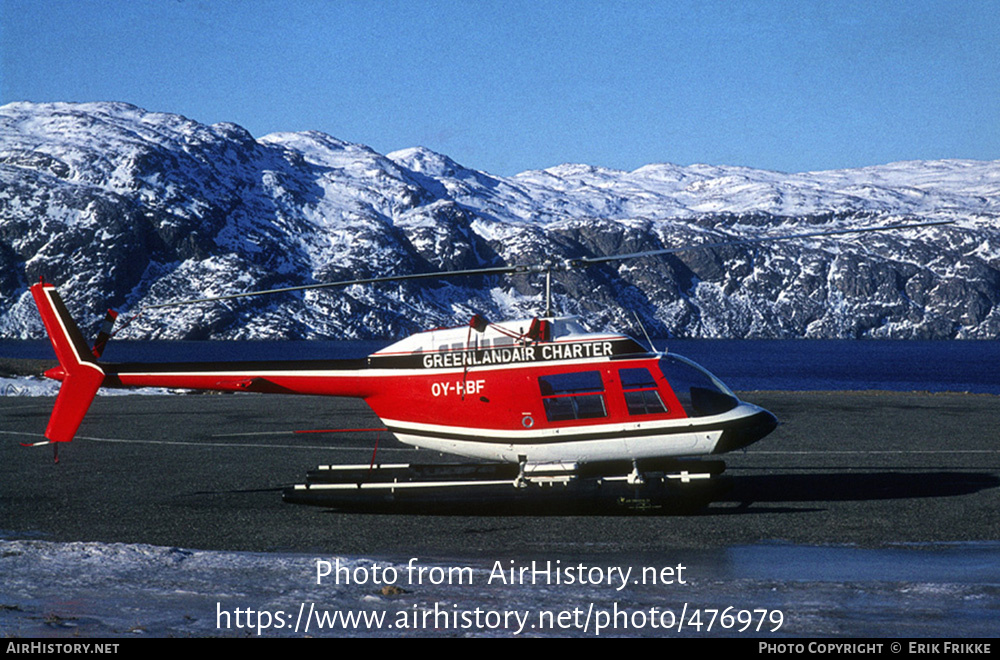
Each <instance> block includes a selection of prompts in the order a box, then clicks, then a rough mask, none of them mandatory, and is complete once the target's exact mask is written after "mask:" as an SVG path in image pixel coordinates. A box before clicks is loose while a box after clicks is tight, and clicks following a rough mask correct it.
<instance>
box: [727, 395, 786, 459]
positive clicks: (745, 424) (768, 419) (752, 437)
mask: <svg viewBox="0 0 1000 660" xmlns="http://www.w3.org/2000/svg"><path fill="white" fill-rule="evenodd" d="M743 405H746V406H748V407H750V406H749V404H743ZM752 408H754V409H756V410H757V412H755V413H752V414H750V415H748V416H747V417H744V418H743V419H741V420H740V421H739V422H737V423H736V424H733V425H732V426H730V427H729V428H727V429H726V430H725V431H723V432H722V436H721V437H720V438H719V441H718V442H717V443H716V445H715V449H714V450H713V452H712V453H713V454H724V453H726V452H728V451H733V450H735V449H742V448H743V447H747V446H749V445H752V444H753V443H755V442H757V441H758V440H760V439H761V438H763V437H764V436H766V435H767V434H768V433H770V432H771V431H773V430H774V429H776V428H778V418H777V417H775V416H774V415H772V414H771V413H770V412H768V411H767V410H764V409H763V408H758V407H757V406H752Z"/></svg>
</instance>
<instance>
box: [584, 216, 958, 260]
mask: <svg viewBox="0 0 1000 660" xmlns="http://www.w3.org/2000/svg"><path fill="white" fill-rule="evenodd" d="M953 222H955V221H954V220H936V221H934V222H921V223H914V224H900V225H885V226H883V227H862V228H855V229H834V230H830V231H816V232H807V233H804V234H785V235H781V236H760V237H758V238H739V239H733V240H731V241H719V242H717V243H703V244H701V245H684V246H681V247H672V248H662V249H659V250H646V251H644V252H629V253H626V254H613V255H609V256H606V257H581V258H579V259H572V260H571V261H572V262H573V263H574V264H581V265H584V266H586V265H590V264H598V263H604V262H607V261H620V260H624V259H639V258H641V257H655V256H657V255H661V254H674V253H677V252H687V251H688V250H707V249H712V248H720V247H730V246H733V245H748V244H751V243H767V242H771V241H787V240H791V239H793V238H817V237H820V236H838V235H840V234H862V233H868V232H875V231H889V230H891V229H914V228H917V227H934V226H937V225H950V224H952V223H953Z"/></svg>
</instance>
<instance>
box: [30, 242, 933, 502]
mask: <svg viewBox="0 0 1000 660" xmlns="http://www.w3.org/2000/svg"><path fill="white" fill-rule="evenodd" d="M938 224H946V223H942V222H932V223H920V224H901V225H889V226H881V227H872V228H862V229H842V230H834V231H825V232H812V233H801V234H789V235H784V236H769V237H760V238H755V239H740V240H733V241H725V242H717V243H712V244H708V245H701V246H694V247H681V248H667V249H660V250H651V251H647V252H637V253H630V254H622V255H614V256H608V257H593V258H581V259H577V260H574V261H571V262H566V263H562V264H546V265H544V266H537V267H528V266H501V267H497V268H487V269H473V270H465V271H448V272H444V273H426V274H417V275H410V276H402V277H382V278H371V279H364V280H352V281H347V282H334V283H327V284H319V285H309V286H302V287H289V288H283V289H272V290H269V291H258V292H251V293H241V294H234V295H231V296H219V297H214V298H202V299H198V300H188V301H180V302H176V303H166V304H164V305H159V306H157V307H167V306H171V305H178V304H196V303H206V302H213V301H218V300H230V299H234V298H241V297H246V296H251V295H264V294H273V293H279V292H286V291H296V290H302V289H307V288H324V287H336V286H347V285H352V284H366V283H367V284H371V283H378V282H386V281H398V280H401V279H419V278H430V277H442V276H457V275H482V274H501V273H519V272H538V273H544V274H545V276H546V307H547V309H546V314H545V315H543V316H542V317H539V318H534V319H525V320H521V321H512V322H503V323H489V322H487V321H485V320H484V319H482V318H480V317H478V316H477V317H473V319H472V321H471V322H470V323H469V325H468V326H463V327H459V328H451V329H438V330H431V331H428V332H423V333H419V334H416V335H412V336H410V337H407V338H406V339H403V340H401V341H398V342H396V343H394V344H392V345H390V346H388V347H386V348H384V349H382V350H379V351H376V352H375V353H372V354H371V355H370V356H368V358H367V359H361V360H316V361H294V362H293V361H288V362H283V361H269V362H226V363H218V362H206V363H167V364H163V363H120V364H115V363H106V362H101V361H99V358H100V354H101V351H102V350H103V346H104V344H105V343H106V341H107V337H108V335H109V334H110V328H109V327H108V325H109V324H106V325H105V328H104V330H102V334H101V336H99V338H98V341H97V343H96V344H95V346H94V347H93V348H91V347H90V346H89V345H88V344H87V342H86V341H85V339H84V337H83V335H82V334H81V332H80V330H79V329H78V327H77V326H76V324H75V323H74V321H73V319H72V318H71V317H70V314H69V313H68V311H67V309H66V307H65V305H64V304H63V302H62V300H61V299H60V297H59V295H58V293H57V292H56V289H55V287H54V286H53V285H51V284H47V283H44V282H39V283H37V284H35V285H33V286H32V287H31V292H32V295H33V296H34V299H35V302H36V304H37V306H38V309H39V312H40V313H41V316H42V320H43V322H44V324H45V328H46V331H47V333H48V335H49V338H50V340H51V342H52V346H53V348H54V350H55V354H56V357H57V359H58V361H59V366H58V367H55V368H53V369H50V370H49V371H47V372H46V376H48V377H50V378H54V379H56V380H60V381H62V386H61V388H60V390H59V394H58V396H57V398H56V402H55V406H54V408H53V411H52V415H51V418H50V420H49V424H48V427H47V429H46V431H45V438H46V439H45V440H44V441H41V442H37V443H33V444H32V445H28V446H37V445H45V444H53V443H62V442H69V441H71V440H72V439H73V437H74V435H75V434H76V432H77V429H78V428H79V426H80V424H81V422H82V421H83V418H84V416H85V415H86V412H87V410H88V408H89V407H90V404H91V402H92V400H93V398H94V396H95V394H96V393H97V391H98V389H99V388H100V387H102V386H105V387H168V388H186V389H194V390H219V391H234V392H261V393H275V394H312V395H324V396H338V397H356V398H360V399H363V400H364V401H365V403H367V404H368V406H370V407H371V409H372V410H373V411H374V412H375V414H376V415H378V417H379V418H381V420H382V421H383V423H384V424H385V427H386V428H387V429H388V430H389V431H390V432H391V433H393V434H394V435H395V437H396V438H397V439H398V440H399V441H400V442H402V443H405V444H407V445H413V446H415V447H420V448H427V449H432V450H437V451H441V452H445V453H449V454H455V455H458V456H462V457H469V458H475V459H481V460H482V459H485V460H486V461H492V462H493V463H491V464H490V463H487V464H483V463H472V464H467V465H453V466H451V467H450V468H449V469H445V468H444V467H442V466H412V465H378V466H376V465H375V464H374V460H373V463H372V464H371V465H354V466H330V467H327V468H326V469H324V470H319V471H316V472H312V473H310V476H309V481H308V482H307V483H305V484H302V485H299V486H296V487H294V488H290V489H288V490H286V492H285V499H286V500H288V501H294V502H305V503H313V504H323V505H333V506H342V505H343V506H353V505H359V503H360V505H363V504H364V502H365V501H367V502H368V503H369V504H370V503H371V500H372V496H373V494H374V497H375V499H376V500H377V501H378V502H381V503H384V502H386V501H387V500H394V501H395V500H403V499H405V496H411V497H412V495H411V494H412V493H414V492H417V491H422V492H423V493H425V494H429V495H428V496H429V497H431V498H439V497H440V492H441V490H442V489H451V488H455V487H463V489H464V490H468V489H469V488H473V489H477V488H478V489H482V488H483V487H497V486H504V487H506V488H507V490H509V491H517V492H519V493H530V492H532V489H531V488H529V487H533V486H540V485H541V486H553V485H561V486H564V487H568V486H570V485H578V484H579V483H583V482H587V483H588V484H589V486H590V488H591V489H593V488H598V489H600V488H605V489H606V484H611V483H616V482H617V483H621V484H623V485H624V486H627V487H628V488H630V489H633V491H634V490H635V489H639V488H642V487H648V486H649V485H650V484H653V485H655V487H656V488H660V489H662V488H665V485H666V484H668V483H669V482H671V481H674V480H675V482H676V483H680V482H685V483H686V482H690V481H691V480H692V479H699V478H701V479H706V478H708V477H710V476H713V475H715V474H718V473H719V472H721V471H722V469H724V465H723V464H722V463H721V462H720V461H702V460H691V459H700V458H704V457H709V456H714V455H717V454H723V453H725V452H729V451H732V450H734V449H739V448H742V447H746V446H748V445H750V444H752V443H754V442H757V441H758V440H760V439H761V438H763V437H764V436H766V435H767V434H768V433H770V432H771V431H772V430H774V429H775V428H776V426H777V423H778V422H777V420H776V418H775V417H774V416H773V415H772V414H771V413H770V412H768V411H766V410H764V409H763V408H760V407H758V406H756V405H753V404H751V403H747V402H744V401H741V400H739V398H738V397H737V396H736V395H735V394H734V393H733V392H732V391H731V390H729V388H727V387H726V386H725V385H724V384H723V383H722V382H721V381H719V379H717V378H716V377H715V376H713V375H712V374H710V373H709V372H708V371H706V370H705V369H703V368H701V367H700V366H698V365H697V364H695V363H694V362H692V361H690V360H687V359H686V358H683V357H681V356H679V355H675V354H673V353H666V352H663V353H661V352H655V351H653V350H652V349H647V348H645V347H644V346H642V345H641V344H640V343H638V342H637V341H635V340H633V339H631V338H629V337H627V336H624V335H620V334H614V333H604V332H597V333H595V332H588V331H586V330H585V329H584V328H583V327H582V326H581V325H580V324H579V323H578V322H577V321H576V320H575V319H573V318H565V317H557V316H553V315H552V313H551V309H550V298H549V293H550V290H551V289H550V282H551V274H552V272H558V271H562V270H567V269H570V268H578V267H585V266H589V265H593V264H595V263H602V262H607V261H616V260H622V259H635V258H640V257H646V256H655V255H662V254H670V253H676V252H680V251H683V250H690V249H705V248H717V247H723V246H729V245H741V244H748V243H760V242H765V241H778V240H791V239H805V238H814V237H821V236H831V235H837V234H847V233H863V232H871V231H886V230H901V229H910V228H917V227H926V226H929V225H938ZM109 319H110V324H113V318H112V317H111V316H110V314H109ZM57 460H58V455H57ZM510 486H515V487H517V488H514V489H511V488H510ZM535 490H537V489H535ZM547 490H549V491H551V490H553V489H547ZM566 492H572V489H570V490H567V491H566ZM528 497H530V495H528ZM618 500H619V501H623V500H622V498H618ZM629 501H634V500H629Z"/></svg>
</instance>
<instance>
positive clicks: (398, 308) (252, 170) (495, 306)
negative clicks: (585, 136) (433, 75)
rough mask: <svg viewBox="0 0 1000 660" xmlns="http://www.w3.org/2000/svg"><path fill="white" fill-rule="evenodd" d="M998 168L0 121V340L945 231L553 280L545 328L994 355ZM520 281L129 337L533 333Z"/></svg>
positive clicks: (262, 313) (46, 111)
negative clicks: (490, 161)
mask: <svg viewBox="0 0 1000 660" xmlns="http://www.w3.org/2000/svg"><path fill="white" fill-rule="evenodd" d="M998 216H1000V161H992V162H979V161H962V160H942V161H932V162H923V161H919V162H901V163H892V164H888V165H882V166H876V167H866V168H860V169H853V170H837V171H827V172H807V173H797V174H786V173H781V172H772V171H764V170H754V169H751V168H745V167H728V166H714V165H691V166H687V167H684V166H679V165H672V164H667V163H659V164H651V165H646V166H644V167H641V168H639V169H637V170H635V171H632V172H623V171H618V170H611V169H606V168H600V167H595V166H591V165H583V164H564V165H559V166H556V167H551V168H548V169H545V170H534V171H529V172H524V173H521V174H518V175H516V176H513V177H499V176H494V175H491V174H489V173H486V172H481V171H477V170H474V169H470V168H467V167H464V166H463V165H461V164H459V163H456V162H455V161H454V160H452V159H450V158H448V157H447V156H445V155H443V154H437V153H435V152H433V151H430V150H428V149H426V148H423V147H416V148H411V149H404V150H401V151H395V152H392V153H390V154H387V155H381V154H379V153H377V152H375V151H374V150H372V149H370V148H369V147H367V146H364V145H359V144H353V143H349V142H345V141H342V140H338V139H336V138H334V137H331V136H329V135H326V134H323V133H319V132H316V131H308V132H304V133H275V134H271V135H267V136H264V137H261V138H259V139H254V137H253V136H251V135H250V134H249V133H248V132H247V131H246V130H244V129H243V128H241V127H239V126H237V125H235V124H231V123H220V124H214V125H211V126H208V125H204V124H200V123H198V122H195V121H192V120H190V119H187V118H185V117H182V116H179V115H173V114H165V113H156V112H147V111H145V110H142V109H140V108H137V107H135V106H131V105H127V104H123V103H87V104H63V103H53V104H30V103H14V104H10V105H7V106H3V107H2V108H0V298H2V299H3V300H4V302H5V304H4V305H2V306H0V337H8V338H16V337H25V338H27V337H32V338H37V337H41V336H42V328H41V323H40V321H39V319H38V317H37V313H36V312H35V310H34V306H33V304H32V302H31V299H30V295H29V294H28V292H27V287H28V286H29V285H30V283H32V282H35V281H37V280H38V279H39V277H44V278H45V279H46V280H48V281H51V282H53V283H55V284H56V285H57V286H58V287H59V290H60V292H61V293H62V295H63V298H64V299H65V300H66V301H67V304H68V305H69V307H70V309H71V311H72V312H73V313H74V315H75V316H76V317H77V318H78V319H79V320H80V323H81V325H82V326H84V329H85V332H86V333H88V334H93V333H94V332H95V328H96V326H97V325H98V323H99V321H100V319H101V317H103V313H104V310H105V309H106V308H107V307H114V308H117V309H119V310H120V311H122V312H123V314H125V315H129V313H130V312H131V311H133V310H137V309H139V308H140V307H141V306H143V305H147V304H155V303H159V302H165V301H168V300H175V299H183V298H188V297H201V296H205V295H215V294H225V293H234V292H240V291H247V290H254V289H263V288H274V287H280V286H294V285H299V284H304V283H309V282H329V281H337V280H342V279H352V278H356V277H374V276H384V275H392V274H406V273H419V272H431V271H436V270H456V269H468V268H477V267H486V266H497V265H502V264H522V263H540V262H544V261H546V260H549V259H553V260H564V259H569V258H574V257H580V256H600V255H610V254H616V253H623V252H635V251H642V250H649V249H656V248H660V247H670V246H681V245H693V244H698V243H704V242H714V241H719V240H728V239H730V238H734V237H751V236H759V235H767V234H773V233H778V234H785V233H790V232H795V231H817V230H823V229H834V228H840V227H847V226H872V225H881V224H891V223H897V222H913V221H920V220H940V219H948V220H955V221H956V223H955V224H954V225H951V226H947V227H937V228H928V229H921V230H909V231H905V232H893V233H891V234H878V235H867V236H864V237H846V238H837V239H823V240H819V239H814V240H808V241H795V242H788V243H775V244H770V245H768V246H759V247H743V248H735V247H734V248H723V249H716V250H703V251H691V252H685V253H680V254H678V255H674V256H665V257H658V258H646V259H638V260H634V261H625V262H620V263H613V264H610V265H605V266H601V267H594V268H591V269H589V270H587V271H576V272H571V273H566V274H560V275H557V276H555V278H554V292H555V298H556V304H557V311H559V312H561V313H566V314H580V315H582V316H583V317H584V318H585V319H587V321H588V322H589V323H590V325H591V326H592V327H594V328H595V329H599V328H604V327H614V328H617V329H619V330H622V331H626V332H632V333H633V334H641V332H640V331H639V329H638V328H637V327H636V323H635V321H634V318H633V311H635V312H636V313H637V314H638V315H639V317H640V318H641V319H642V322H643V324H645V325H646V327H647V329H648V330H649V332H650V333H651V334H656V335H664V336H666V335H672V336H688V337H845V338H847V337H894V338H953V337H958V338H996V337H997V336H1000V310H998V303H1000V270H998V269H1000V223H998ZM542 288H543V282H542V281H541V279H540V278H537V277H531V276H526V275H525V276H516V277H513V278H501V277H488V278H487V277H479V278H461V279H453V280H445V281H433V280H427V281H421V282H420V283H412V282H411V283H400V284H392V285H380V286H374V287H360V286H356V287H350V288H348V289H345V290H343V291H331V290H327V291H322V292H306V293H302V294H297V295H282V296H275V297H271V298H258V299H254V300H248V301H244V302H240V303H238V304H236V303H227V304H213V305H201V306H197V307H187V308H175V309H171V310H164V311H162V312H159V313H147V314H143V315H142V316H141V317H139V318H138V319H137V320H136V321H134V322H133V323H132V325H131V326H129V328H128V330H127V331H125V332H126V333H127V334H126V336H128V337H130V338H187V339H202V338H234V339H235V338H242V339H248V338H279V337H285V338H374V337H380V338H392V337H401V336H405V335H406V334H409V333H410V332H413V331H415V330H419V329H424V328H427V327H433V326H440V325H452V324H460V323H465V322H466V321H467V318H468V316H469V315H470V314H471V313H473V311H474V310H475V311H479V312H481V313H484V314H486V315H487V316H488V317H490V318H492V319H495V320H502V319H503V318H510V317H523V316H526V315H532V314H537V313H540V311H541V306H542V303H541V299H540V295H541V291H542Z"/></svg>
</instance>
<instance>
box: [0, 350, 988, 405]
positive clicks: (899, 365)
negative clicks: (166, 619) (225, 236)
mask: <svg viewBox="0 0 1000 660" xmlns="http://www.w3.org/2000/svg"><path fill="white" fill-rule="evenodd" d="M653 343H654V345H655V346H656V348H657V349H659V350H662V349H663V348H664V347H665V346H666V348H667V349H668V350H669V351H670V352H674V353H679V354H680V355H683V356H685V357H688V358H691V359H692V360H694V361H695V362H698V363H699V364H701V365H702V366H704V367H705V368H707V369H708V370H710V371H711V372H712V373H714V374H715V375H716V376H718V377H719V378H720V379H722V380H723V381H724V382H725V383H726V384H727V385H729V387H731V388H732V389H734V390H871V389H878V390H893V391H903V392H907V391H924V390H926V391H930V392H977V393H985V394H1000V369H998V368H997V365H1000V342H997V341H888V340H886V341H880V340H818V339H808V340H806V339H802V340H741V339H672V340H654V342H653ZM385 345H386V342H371V341H246V342H228V341H200V342H189V341H184V342H181V341H176V342H174V341H120V342H112V343H110V344H108V348H107V351H106V352H105V355H104V359H106V360H107V361H109V362H132V361H140V362H171V361H178V360H265V359H340V358H357V357H364V356H366V355H368V354H369V353H371V352H373V351H375V350H377V349H379V348H382V347H383V346H385ZM0 356H2V357H21V358H44V359H54V357H53V354H52V349H51V348H50V346H49V344H48V342H47V341H0Z"/></svg>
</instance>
